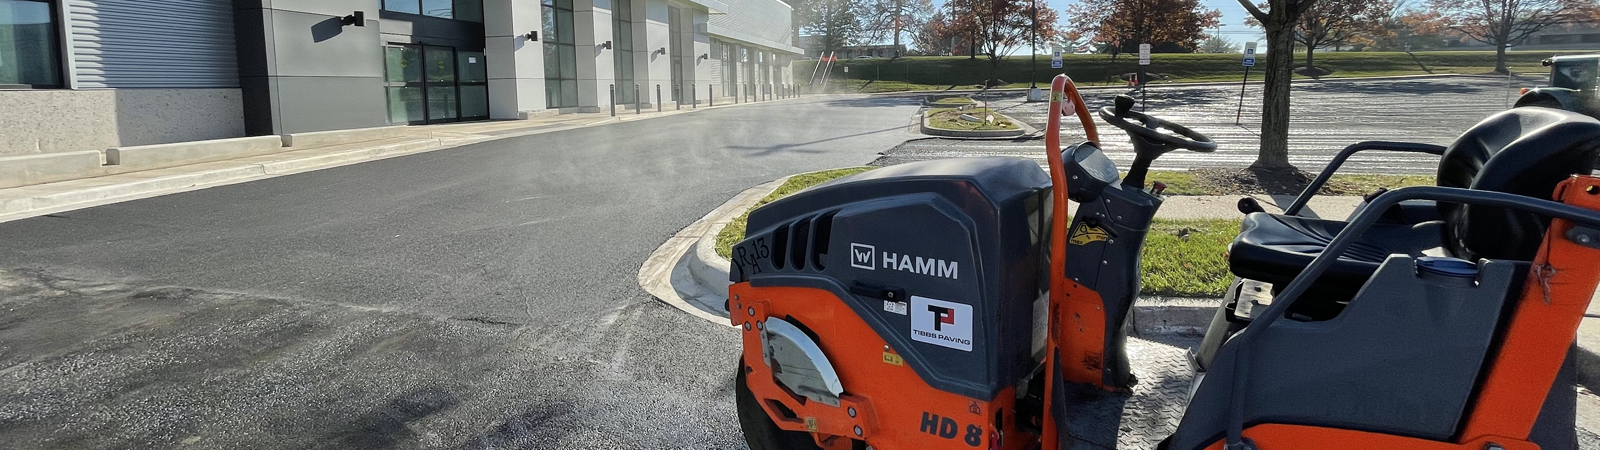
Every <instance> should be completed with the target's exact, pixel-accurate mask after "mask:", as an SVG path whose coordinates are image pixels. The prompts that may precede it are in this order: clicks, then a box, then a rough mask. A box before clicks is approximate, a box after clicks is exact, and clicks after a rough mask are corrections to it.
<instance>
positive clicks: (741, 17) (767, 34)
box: [709, 0, 793, 45]
mask: <svg viewBox="0 0 1600 450" xmlns="http://www.w3.org/2000/svg"><path fill="white" fill-rule="evenodd" d="M727 4H728V13H727V14H713V15H711V17H710V19H709V23H710V24H711V25H714V26H718V27H723V28H727V29H729V30H733V31H737V32H740V33H744V34H746V35H749V36H751V37H754V38H757V39H764V40H766V42H752V43H753V44H762V45H772V44H783V45H789V44H790V42H789V41H790V40H791V39H790V38H791V36H792V35H791V33H793V30H791V29H790V17H789V16H790V11H791V9H790V8H789V6H788V5H786V4H784V3H783V2H780V1H777V0H735V1H730V2H727Z"/></svg>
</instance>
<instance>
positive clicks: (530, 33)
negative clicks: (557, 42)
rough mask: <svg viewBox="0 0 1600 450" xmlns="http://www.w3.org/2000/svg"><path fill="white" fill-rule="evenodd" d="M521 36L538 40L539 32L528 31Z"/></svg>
mask: <svg viewBox="0 0 1600 450" xmlns="http://www.w3.org/2000/svg"><path fill="white" fill-rule="evenodd" d="M522 37H525V38H528V40H530V41H537V40H539V32H537V31H529V32H528V34H524V35H522Z"/></svg>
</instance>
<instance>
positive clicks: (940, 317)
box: [911, 295, 973, 352]
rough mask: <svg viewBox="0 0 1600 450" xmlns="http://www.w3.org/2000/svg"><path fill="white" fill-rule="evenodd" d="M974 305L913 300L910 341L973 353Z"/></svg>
mask: <svg viewBox="0 0 1600 450" xmlns="http://www.w3.org/2000/svg"><path fill="white" fill-rule="evenodd" d="M972 320H973V317H972V305H965V304H961V303H956V302H947V301H944V300H936V299H931V298H927V297H920V296H915V295H913V296H911V340H914V341H917V342H925V343H929V344H933V345H937V346H940V347H949V348H953V349H956V350H962V351H968V352H970V351H972Z"/></svg>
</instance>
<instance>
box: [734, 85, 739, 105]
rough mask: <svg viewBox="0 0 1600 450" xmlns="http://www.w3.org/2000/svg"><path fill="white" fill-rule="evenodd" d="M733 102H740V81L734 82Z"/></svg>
mask: <svg viewBox="0 0 1600 450" xmlns="http://www.w3.org/2000/svg"><path fill="white" fill-rule="evenodd" d="M733 104H735V105H737V104H739V83H734V84H733Z"/></svg>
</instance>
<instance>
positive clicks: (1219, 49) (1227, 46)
mask: <svg viewBox="0 0 1600 450" xmlns="http://www.w3.org/2000/svg"><path fill="white" fill-rule="evenodd" d="M1239 51H1240V48H1239V44H1235V43H1233V41H1230V40H1228V39H1226V38H1223V37H1222V36H1212V37H1208V38H1206V40H1205V41H1203V42H1201V43H1200V52H1202V53H1239Z"/></svg>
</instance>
